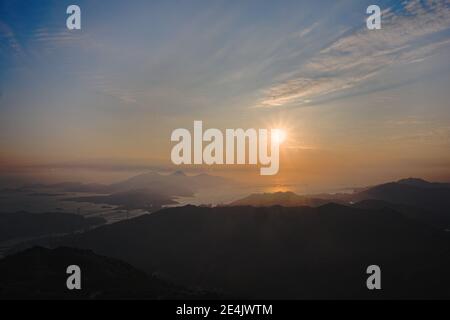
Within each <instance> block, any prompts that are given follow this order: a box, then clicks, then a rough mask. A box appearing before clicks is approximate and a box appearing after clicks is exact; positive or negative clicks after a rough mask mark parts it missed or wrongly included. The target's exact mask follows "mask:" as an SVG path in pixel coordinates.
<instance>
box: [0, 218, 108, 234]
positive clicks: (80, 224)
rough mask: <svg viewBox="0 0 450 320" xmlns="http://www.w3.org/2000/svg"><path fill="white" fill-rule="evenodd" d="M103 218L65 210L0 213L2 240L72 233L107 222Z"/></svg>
mask: <svg viewBox="0 0 450 320" xmlns="http://www.w3.org/2000/svg"><path fill="white" fill-rule="evenodd" d="M105 222H106V221H105V220H104V219H103V218H99V217H95V218H86V217H83V216H81V215H78V214H72V213H63V212H48V213H29V212H25V211H20V212H14V213H1V214H0V241H6V240H10V239H15V238H29V237H38V236H44V235H50V234H56V233H70V232H74V231H78V230H81V229H87V228H90V227H93V226H96V225H100V224H103V223H105Z"/></svg>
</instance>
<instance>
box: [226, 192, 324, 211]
mask: <svg viewBox="0 0 450 320" xmlns="http://www.w3.org/2000/svg"><path fill="white" fill-rule="evenodd" d="M328 202H330V201H329V200H326V199H318V198H311V197H306V196H300V195H298V194H295V193H294V192H275V193H254V194H251V195H249V196H247V197H245V198H242V199H239V200H236V201H233V202H232V203H230V204H229V206H254V207H271V206H276V205H279V206H284V207H300V206H310V207H317V206H321V205H324V204H326V203H328Z"/></svg>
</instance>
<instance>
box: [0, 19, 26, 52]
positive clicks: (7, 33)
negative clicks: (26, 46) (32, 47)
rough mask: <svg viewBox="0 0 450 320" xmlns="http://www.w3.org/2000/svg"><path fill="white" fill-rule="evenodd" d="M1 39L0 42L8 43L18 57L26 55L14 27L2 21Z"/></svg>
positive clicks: (0, 28)
mask: <svg viewBox="0 0 450 320" xmlns="http://www.w3.org/2000/svg"><path fill="white" fill-rule="evenodd" d="M0 40H1V41H0V42H2V43H5V44H7V45H8V46H9V48H11V49H12V50H13V52H14V53H15V54H16V55H17V56H18V57H20V58H23V57H25V52H24V50H23V48H22V45H21V44H20V42H19V41H18V40H17V37H16V35H15V33H14V31H13V29H12V28H11V27H10V26H9V25H7V24H6V23H4V22H2V21H0Z"/></svg>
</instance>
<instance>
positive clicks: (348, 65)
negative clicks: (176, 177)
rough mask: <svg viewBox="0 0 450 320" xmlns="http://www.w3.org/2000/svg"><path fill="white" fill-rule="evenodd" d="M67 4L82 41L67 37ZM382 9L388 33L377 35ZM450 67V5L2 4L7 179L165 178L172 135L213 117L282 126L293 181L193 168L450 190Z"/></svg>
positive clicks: (309, 181) (214, 122)
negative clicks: (376, 16)
mask: <svg viewBox="0 0 450 320" xmlns="http://www.w3.org/2000/svg"><path fill="white" fill-rule="evenodd" d="M70 4H77V5H79V6H80V8H81V30H68V29H67V28H66V18H67V14H66V8H67V6H68V5H70ZM371 4H377V5H378V6H380V8H381V10H382V29H381V30H368V29H367V27H366V18H367V16H368V15H367V14H366V8H367V7H368V6H369V5H371ZM448 61H450V1H444V0H436V1H431V0H426V1H398V0H395V1H387V0H385V1H378V0H377V1H373V0H370V1H361V0H355V1H353V0H347V1H335V0H333V1H328V0H317V1H298V0H297V1H283V0H280V1H247V0H241V1H235V0H229V1H215V0H209V1H206V0H204V1H170V0H165V1H113V0H112V1H76V2H73V1H47V0H42V1H33V2H30V1H21V0H16V1H11V0H3V1H1V3H0V174H1V175H3V176H6V175H7V174H10V173H11V172H15V173H17V172H21V171H23V170H30V169H32V170H43V171H45V172H47V173H48V172H54V170H58V169H64V170H69V171H72V170H76V169H85V170H92V171H101V170H105V171H115V170H116V171H123V170H127V169H130V170H165V169H168V168H171V162H170V150H171V148H172V146H173V144H172V143H171V142H170V134H171V132H172V131H173V130H174V129H176V128H188V129H192V125H193V121H194V120H202V121H203V124H204V126H205V127H210V128H219V129H222V130H224V129H225V128H267V127H282V128H285V129H286V131H287V134H288V138H287V140H286V141H285V143H284V144H283V146H282V150H281V160H280V173H279V174H278V175H277V176H275V177H266V178H263V177H260V176H259V169H258V168H256V167H244V168H241V167H238V168H236V167H233V168H222V167H213V168H203V167H202V168H198V167H188V168H184V169H185V170H187V171H189V170H192V171H195V170H197V171H201V170H209V171H214V172H219V173H220V172H222V171H223V172H225V173H224V174H228V175H235V176H236V177H242V176H243V175H242V173H243V172H244V173H245V175H244V176H245V177H246V179H248V178H251V179H255V181H263V182H267V183H278V182H280V183H298V184H305V185H315V184H317V185H318V184H330V183H334V184H338V185H342V186H344V185H366V184H371V183H377V182H382V181H386V180H393V179H399V178H402V177H409V176H415V177H423V178H427V179H431V180H436V181H448V180H450V105H449V101H450V91H449V83H450V65H449V63H448ZM72 172H73V171H72ZM83 178H85V179H88V180H89V179H91V180H95V179H97V178H98V176H97V175H94V174H93V173H91V174H87V175H86V176H85V177H83ZM61 179H62V178H61Z"/></svg>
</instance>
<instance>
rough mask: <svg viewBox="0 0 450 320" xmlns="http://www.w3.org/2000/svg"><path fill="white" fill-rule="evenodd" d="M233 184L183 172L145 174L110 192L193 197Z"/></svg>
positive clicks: (114, 187)
mask: <svg viewBox="0 0 450 320" xmlns="http://www.w3.org/2000/svg"><path fill="white" fill-rule="evenodd" d="M232 183H233V182H232V181H230V180H228V179H225V178H222V177H218V176H211V175H208V174H198V175H194V176H188V175H186V174H184V173H183V172H182V171H175V172H174V173H172V174H168V175H163V174H159V173H156V172H150V173H144V174H140V175H137V176H134V177H131V178H129V179H126V180H124V181H121V182H118V183H114V184H111V185H110V186H109V190H110V191H114V192H117V191H119V192H121V191H129V190H137V189H147V190H149V189H151V190H154V191H157V192H159V193H162V194H166V195H171V196H193V195H194V193H195V192H197V191H198V190H200V189H205V188H211V187H223V186H226V185H230V184H232Z"/></svg>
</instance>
